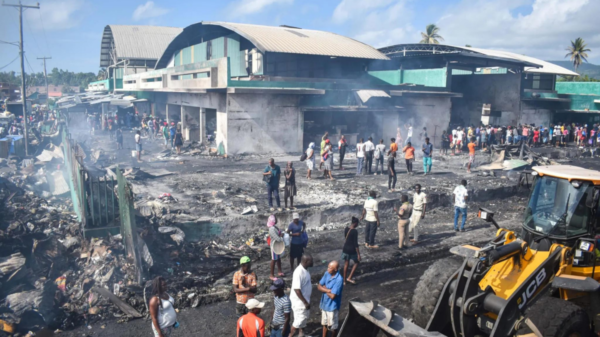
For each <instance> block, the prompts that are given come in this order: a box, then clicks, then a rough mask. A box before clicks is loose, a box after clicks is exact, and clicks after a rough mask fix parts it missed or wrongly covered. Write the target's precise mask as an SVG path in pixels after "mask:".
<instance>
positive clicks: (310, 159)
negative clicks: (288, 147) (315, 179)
mask: <svg viewBox="0 0 600 337" xmlns="http://www.w3.org/2000/svg"><path fill="white" fill-rule="evenodd" d="M306 166H307V167H308V173H307V175H306V178H307V179H310V173H311V172H312V170H314V169H315V143H310V144H309V145H308V149H307V150H306Z"/></svg>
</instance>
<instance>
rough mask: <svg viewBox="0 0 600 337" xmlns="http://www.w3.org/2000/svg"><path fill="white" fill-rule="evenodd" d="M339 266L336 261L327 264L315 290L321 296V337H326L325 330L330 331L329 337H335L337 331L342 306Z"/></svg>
mask: <svg viewBox="0 0 600 337" xmlns="http://www.w3.org/2000/svg"><path fill="white" fill-rule="evenodd" d="M338 269H339V265H338V262H337V261H331V262H329V265H328V266H327V271H326V272H325V274H323V277H322V278H321V281H319V284H318V285H317V289H318V290H319V291H320V292H322V293H323V294H322V295H321V304H320V305H319V308H321V325H322V326H323V337H327V330H329V331H331V337H336V335H337V330H338V321H339V313H340V306H341V305H342V291H343V289H344V280H343V279H342V276H341V275H340V273H338Z"/></svg>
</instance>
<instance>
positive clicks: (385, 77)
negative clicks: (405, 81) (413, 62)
mask: <svg viewBox="0 0 600 337" xmlns="http://www.w3.org/2000/svg"><path fill="white" fill-rule="evenodd" d="M368 73H369V75H371V76H373V77H374V78H375V79H376V80H375V81H372V82H374V83H377V82H379V81H377V80H380V81H383V83H381V84H391V85H398V84H401V83H402V74H401V72H400V70H379V71H369V72H368Z"/></svg>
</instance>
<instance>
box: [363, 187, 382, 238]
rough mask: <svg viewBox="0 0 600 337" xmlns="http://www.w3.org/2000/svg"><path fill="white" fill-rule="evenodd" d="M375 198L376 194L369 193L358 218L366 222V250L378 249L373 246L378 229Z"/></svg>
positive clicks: (377, 209)
mask: <svg viewBox="0 0 600 337" xmlns="http://www.w3.org/2000/svg"><path fill="white" fill-rule="evenodd" d="M376 197H377V192H375V191H371V192H369V197H368V198H367V201H365V205H364V207H363V212H362V216H361V217H360V220H362V219H365V220H367V227H366V228H365V246H366V247H367V248H379V246H377V245H375V234H376V233H377V227H379V213H378V212H379V206H378V202H377V200H375V198H376Z"/></svg>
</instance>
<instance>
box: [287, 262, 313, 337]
mask: <svg viewBox="0 0 600 337" xmlns="http://www.w3.org/2000/svg"><path fill="white" fill-rule="evenodd" d="M312 266H313V258H312V255H310V254H304V255H302V262H300V265H298V268H296V270H294V275H293V276H292V291H291V293H290V301H291V302H292V311H293V312H294V322H293V323H292V329H291V330H290V337H293V336H294V334H295V333H296V330H300V331H299V333H298V335H299V336H304V328H305V327H306V323H307V322H308V318H309V317H310V295H311V294H312V284H311V283H310V273H309V272H308V268H310V267H312Z"/></svg>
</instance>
